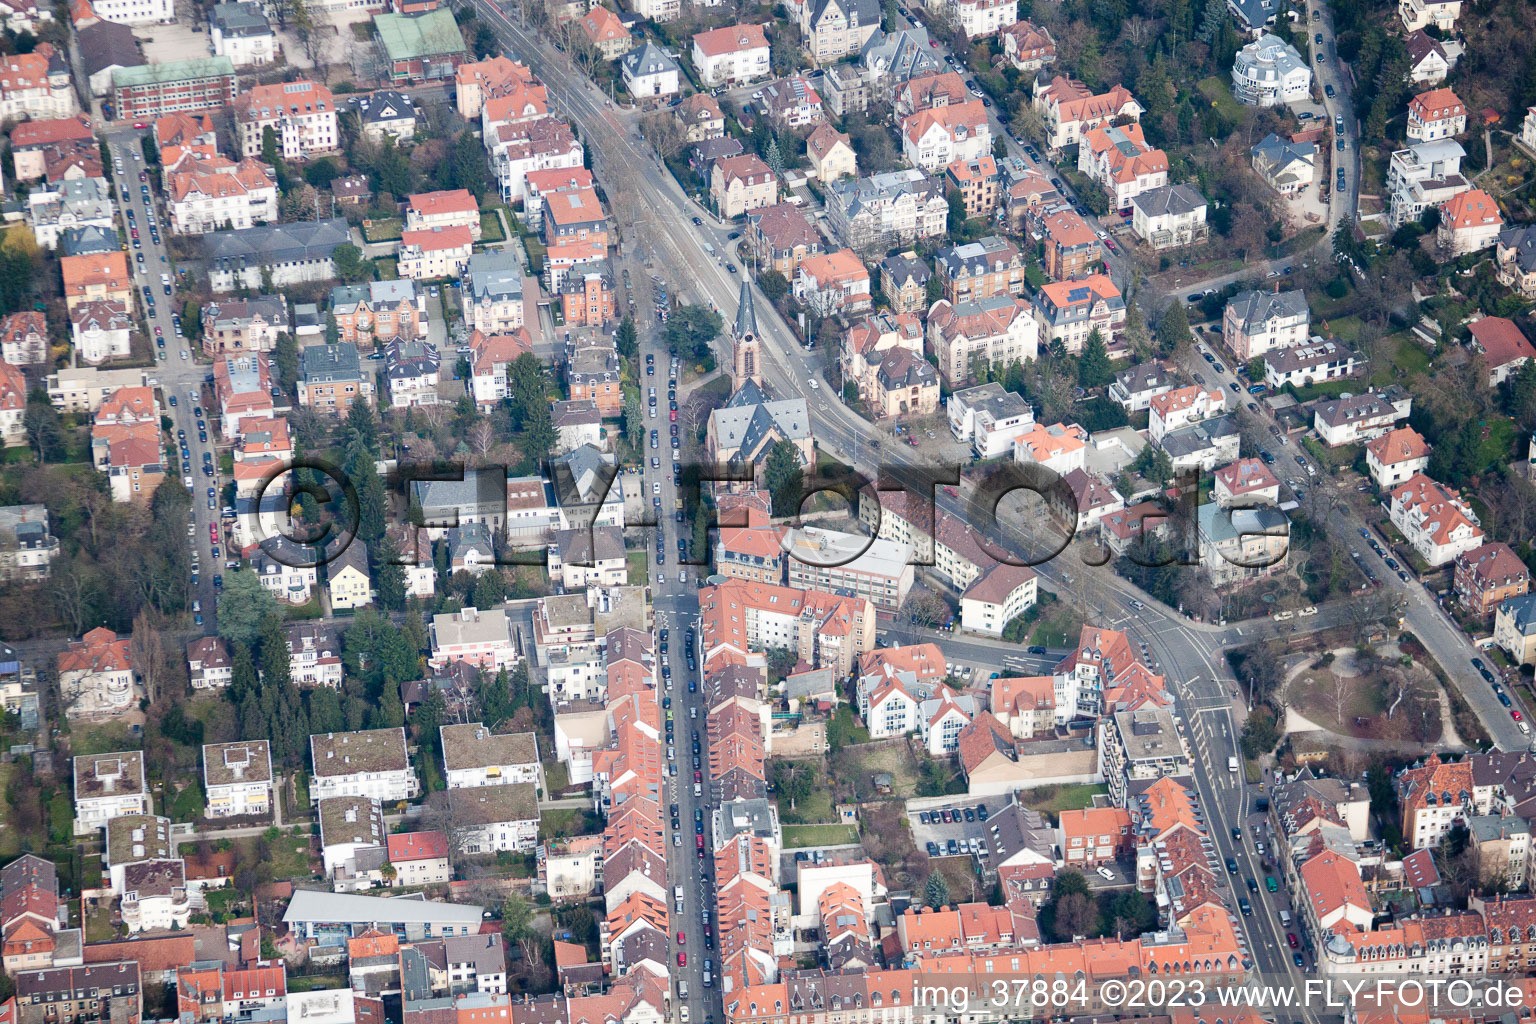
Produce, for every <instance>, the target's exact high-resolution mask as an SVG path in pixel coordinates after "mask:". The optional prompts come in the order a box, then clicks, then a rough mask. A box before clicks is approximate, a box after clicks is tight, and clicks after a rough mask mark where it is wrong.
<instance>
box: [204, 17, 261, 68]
mask: <svg viewBox="0 0 1536 1024" xmlns="http://www.w3.org/2000/svg"><path fill="white" fill-rule="evenodd" d="M208 41H209V43H210V44H211V45H212V48H213V54H214V56H216V57H228V58H229V59H230V60H231V61H232V62H233V63H234V65H235V67H237V68H248V67H260V66H262V65H264V64H270V63H272V62H273V61H274V60H276V59H277V36H276V35H275V34H274V33H273V31H272V23H271V22H269V21H268V20H267V18H266V15H264V14H262V13H261V7H260V5H258V4H253V3H221V4H215V5H214V7H213V10H211V11H210V12H208Z"/></svg>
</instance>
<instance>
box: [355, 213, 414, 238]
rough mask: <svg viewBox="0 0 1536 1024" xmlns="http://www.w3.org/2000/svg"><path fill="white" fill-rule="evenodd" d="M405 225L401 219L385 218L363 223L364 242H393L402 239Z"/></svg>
mask: <svg viewBox="0 0 1536 1024" xmlns="http://www.w3.org/2000/svg"><path fill="white" fill-rule="evenodd" d="M404 227H405V224H404V223H403V222H402V221H401V220H400V218H399V217H383V218H381V219H379V220H365V221H363V241H365V242H393V241H395V240H396V239H398V238H399V237H400V232H401V230H402V229H403V228H404Z"/></svg>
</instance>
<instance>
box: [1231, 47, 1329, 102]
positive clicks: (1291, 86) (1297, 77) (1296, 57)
mask: <svg viewBox="0 0 1536 1024" xmlns="http://www.w3.org/2000/svg"><path fill="white" fill-rule="evenodd" d="M1311 91H1312V69H1311V68H1309V67H1307V62H1306V61H1305V60H1303V59H1302V56H1301V54H1299V53H1297V52H1296V47H1294V46H1292V45H1291V44H1290V43H1287V42H1285V41H1284V40H1282V39H1281V38H1280V37H1279V36H1276V35H1269V34H1265V35H1262V36H1260V37H1259V38H1258V39H1255V40H1254V41H1253V42H1251V43H1249V44H1248V45H1247V46H1245V47H1243V48H1242V49H1241V50H1239V51H1237V57H1236V59H1234V60H1233V61H1232V95H1233V96H1234V97H1235V98H1236V99H1237V102H1239V103H1245V104H1247V105H1248V106H1250V107H1275V106H1280V105H1281V104H1289V103H1295V102H1297V101H1299V100H1304V99H1307V98H1308V97H1309V96H1310V95H1311Z"/></svg>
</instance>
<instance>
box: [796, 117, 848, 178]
mask: <svg viewBox="0 0 1536 1024" xmlns="http://www.w3.org/2000/svg"><path fill="white" fill-rule="evenodd" d="M805 158H806V160H807V161H808V162H809V163H810V165H811V170H812V171H814V172H815V174H816V179H817V180H818V181H823V182H828V181H836V180H837V179H839V178H851V177H853V176H854V175H855V174H858V173H859V162H858V157H857V156H856V155H855V154H854V152H853V140H852V139H850V138H849V137H848V136H847V135H844V134H843V133H842V132H840V131H838V130H837V129H836V128H833V127H832V126H831V125H830V124H826V123H825V122H823V123H822V124H820V125H818V126H817V127H816V130H815V131H813V132H811V134H810V135H809V136H808V137H807V138H806V140H805Z"/></svg>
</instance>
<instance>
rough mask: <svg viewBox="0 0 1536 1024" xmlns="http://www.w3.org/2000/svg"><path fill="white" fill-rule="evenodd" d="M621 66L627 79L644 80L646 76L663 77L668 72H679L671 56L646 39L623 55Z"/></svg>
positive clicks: (679, 69) (679, 68)
mask: <svg viewBox="0 0 1536 1024" xmlns="http://www.w3.org/2000/svg"><path fill="white" fill-rule="evenodd" d="M622 64H623V66H624V74H625V76H626V77H628V78H644V77H645V76H647V75H664V74H666V73H667V72H669V71H681V70H682V68H681V67H679V65H678V63H677V61H676V60H674V59H673V57H672V55H671V54H670V53H668V52H667V51H666V50H663V49H662V48H661V47H659V46H657V45H656V44H655V43H653V42H651V41H650V40H649V39H647V40H646V41H645V42H643V43H641V44H640V45H639V46H637V47H635V48H634V49H633V50H630V51H629V52H628V53H626V54H625V55H624V58H623V61H622Z"/></svg>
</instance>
